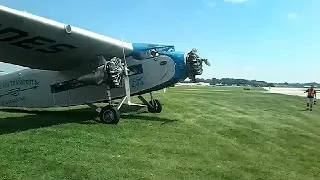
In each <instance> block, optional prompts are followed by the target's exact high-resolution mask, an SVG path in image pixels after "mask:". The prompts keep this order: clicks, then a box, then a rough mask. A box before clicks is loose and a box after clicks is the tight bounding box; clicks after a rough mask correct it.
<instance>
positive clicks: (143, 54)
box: [132, 49, 159, 60]
mask: <svg viewBox="0 0 320 180" xmlns="http://www.w3.org/2000/svg"><path fill="white" fill-rule="evenodd" d="M155 56H159V53H158V52H157V50H155V49H152V50H146V51H139V52H136V53H134V54H133V55H132V57H133V59H136V60H145V59H149V58H153V57H155Z"/></svg>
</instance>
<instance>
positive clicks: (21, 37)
mask: <svg viewBox="0 0 320 180" xmlns="http://www.w3.org/2000/svg"><path fill="white" fill-rule="evenodd" d="M70 27H71V26H69V25H66V24H62V23H59V22H56V21H53V20H50V19H46V18H43V17H39V16H36V15H32V14H29V13H26V12H22V11H18V10H14V9H11V8H8V7H5V6H1V5H0V61H2V62H5V63H10V64H15V65H20V66H24V67H29V68H34V69H43V70H55V71H64V70H81V71H86V70H88V71H91V70H93V69H95V68H96V67H97V65H98V63H99V60H98V58H97V57H98V55H100V54H102V55H104V57H105V58H110V59H111V58H112V57H115V56H116V57H119V58H121V57H123V50H124V52H125V55H126V56H127V55H129V54H130V53H131V52H132V51H133V46H132V44H131V43H127V42H122V41H120V40H117V39H113V38H110V37H107V36H103V35H100V34H97V33H93V32H90V31H87V30H84V29H80V28H77V27H71V32H69V31H70Z"/></svg>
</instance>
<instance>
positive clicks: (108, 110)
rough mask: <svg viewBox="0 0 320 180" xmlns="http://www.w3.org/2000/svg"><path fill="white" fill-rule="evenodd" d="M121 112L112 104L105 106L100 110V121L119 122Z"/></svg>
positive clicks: (107, 122)
mask: <svg viewBox="0 0 320 180" xmlns="http://www.w3.org/2000/svg"><path fill="white" fill-rule="evenodd" d="M119 120H120V113H119V111H118V109H116V108H114V107H113V106H111V105H108V106H105V107H103V108H102V109H101V111H100V121H101V122H102V123H105V124H118V122H119Z"/></svg>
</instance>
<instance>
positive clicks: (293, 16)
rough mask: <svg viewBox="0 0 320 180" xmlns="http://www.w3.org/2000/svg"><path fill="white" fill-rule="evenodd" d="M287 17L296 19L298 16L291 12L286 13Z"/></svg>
mask: <svg viewBox="0 0 320 180" xmlns="http://www.w3.org/2000/svg"><path fill="white" fill-rule="evenodd" d="M287 17H288V18H289V19H296V18H297V17H298V14H297V13H295V12H291V13H288V15H287Z"/></svg>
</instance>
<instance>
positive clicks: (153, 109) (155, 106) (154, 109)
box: [148, 99, 162, 113]
mask: <svg viewBox="0 0 320 180" xmlns="http://www.w3.org/2000/svg"><path fill="white" fill-rule="evenodd" d="M149 104H150V105H151V106H150V107H148V111H149V112H150V113H161V111H162V105H161V103H160V101H159V100H157V99H154V100H151V101H149Z"/></svg>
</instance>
